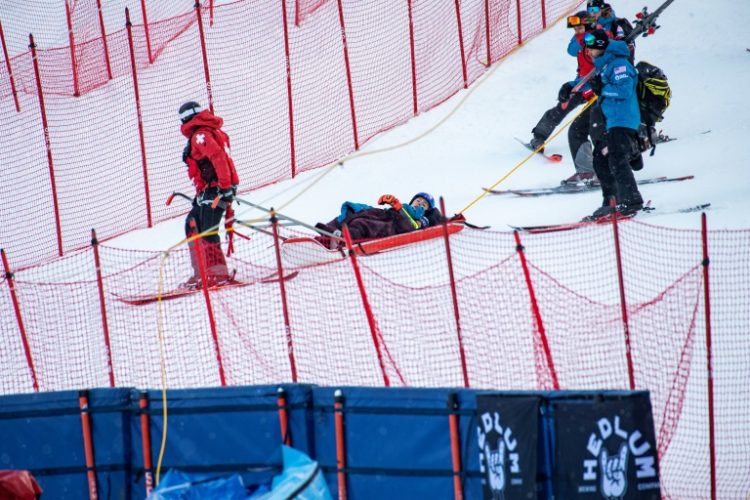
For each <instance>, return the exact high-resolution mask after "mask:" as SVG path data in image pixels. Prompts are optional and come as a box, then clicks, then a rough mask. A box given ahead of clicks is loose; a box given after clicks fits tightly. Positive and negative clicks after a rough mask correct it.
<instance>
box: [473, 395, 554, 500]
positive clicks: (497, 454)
mask: <svg viewBox="0 0 750 500" xmlns="http://www.w3.org/2000/svg"><path fill="white" fill-rule="evenodd" d="M540 401H541V400H540V398H537V397H526V396H525V397H516V396H507V395H500V394H478V395H477V437H478V440H479V442H478V443H479V470H480V471H481V472H482V474H483V477H482V489H483V491H484V498H487V499H492V500H505V499H508V500H510V499H515V498H524V499H528V498H536V495H537V493H536V473H537V440H538V433H539V431H538V428H539V426H538V421H539V404H540Z"/></svg>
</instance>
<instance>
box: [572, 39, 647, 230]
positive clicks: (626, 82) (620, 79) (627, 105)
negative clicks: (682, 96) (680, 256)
mask: <svg viewBox="0 0 750 500" xmlns="http://www.w3.org/2000/svg"><path fill="white" fill-rule="evenodd" d="M584 43H585V44H586V48H587V50H588V52H589V54H590V55H591V57H592V58H593V59H594V65H595V67H596V70H597V71H598V73H599V76H598V77H597V78H596V79H595V80H598V82H597V81H595V83H594V87H595V88H596V87H600V89H597V90H599V91H598V92H597V94H598V95H599V102H598V103H597V107H598V108H599V109H598V110H594V111H593V112H592V126H593V125H594V124H595V117H596V116H597V112H598V111H601V113H598V115H599V116H600V117H601V118H600V120H603V122H604V123H602V124H601V127H600V128H602V129H604V133H601V130H600V132H599V133H598V134H597V135H594V134H592V137H594V171H595V172H596V175H597V177H598V178H599V182H600V183H601V189H602V196H603V198H604V199H603V204H602V206H601V207H599V208H598V209H596V211H594V213H593V215H592V218H599V217H604V216H606V215H609V214H611V213H612V208H611V207H610V198H612V197H613V196H614V197H615V200H616V210H617V211H618V212H620V213H621V214H623V215H631V214H634V213H636V212H638V211H639V210H642V209H643V197H642V196H641V193H640V192H639V191H638V185H637V184H636V181H635V176H634V175H633V170H640V169H641V168H643V158H642V156H641V152H640V149H639V147H638V127H639V126H640V123H641V114H640V109H639V107H638V95H637V93H636V90H635V89H636V84H637V82H638V73H637V72H636V70H635V68H634V67H633V65H632V64H631V63H630V61H629V57H630V51H629V50H628V46H627V44H626V43H625V42H622V41H619V40H610V39H609V36H608V35H607V33H606V32H605V31H603V30H594V31H592V32H591V33H587V34H586V35H585V36H584Z"/></svg>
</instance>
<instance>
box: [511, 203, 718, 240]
mask: <svg viewBox="0 0 750 500" xmlns="http://www.w3.org/2000/svg"><path fill="white" fill-rule="evenodd" d="M710 207H711V204H710V203H701V204H698V205H693V206H690V207H683V208H678V209H676V210H661V211H657V210H656V208H655V207H652V206H650V205H649V204H647V205H646V206H645V207H644V208H643V209H642V210H640V211H638V212H634V213H630V214H621V213H619V212H618V213H617V220H618V221H625V220H629V219H633V218H635V217H638V218H639V219H640V218H643V217H644V216H648V215H651V214H654V215H667V214H678V213H679V214H686V213H692V212H702V211H704V210H707V209H709V208H710ZM613 217H614V214H613V215H606V216H604V217H599V218H596V219H594V218H592V217H591V216H588V217H584V218H583V219H582V220H581V221H579V222H569V223H562V224H547V225H542V226H510V227H511V229H513V230H515V231H519V232H523V233H530V234H538V233H554V232H558V231H570V230H571V229H577V228H579V227H587V226H591V225H596V224H609V223H611V222H613V220H612V219H613Z"/></svg>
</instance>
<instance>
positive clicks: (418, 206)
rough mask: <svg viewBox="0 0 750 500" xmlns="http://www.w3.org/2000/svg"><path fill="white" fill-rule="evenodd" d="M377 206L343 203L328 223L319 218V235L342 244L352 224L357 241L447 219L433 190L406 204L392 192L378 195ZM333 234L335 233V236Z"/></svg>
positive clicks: (332, 246) (323, 240)
mask: <svg viewBox="0 0 750 500" xmlns="http://www.w3.org/2000/svg"><path fill="white" fill-rule="evenodd" d="M378 204H379V205H390V207H386V208H384V209H383V208H377V207H371V206H369V205H365V204H363V203H353V202H351V201H346V202H344V203H343V204H342V205H341V213H340V214H339V215H338V216H337V217H335V218H334V219H333V220H331V221H330V222H328V223H322V222H319V223H317V224H315V227H316V228H318V229H321V230H322V231H323V232H324V233H323V232H322V233H321V234H320V235H319V236H316V237H315V239H316V240H318V241H319V242H320V243H321V244H323V245H324V246H326V247H327V248H330V249H337V248H340V247H341V246H342V245H343V243H344V241H343V239H342V236H341V229H342V228H343V226H344V224H346V225H347V226H348V227H349V233H350V234H351V237H352V240H353V241H358V240H365V239H371V238H383V237H385V236H393V235H396V234H401V233H408V232H410V231H415V230H417V229H424V228H426V227H430V226H434V225H435V224H439V223H440V222H442V221H443V216H442V215H441V213H440V210H439V209H438V208H437V207H435V199H434V198H433V197H432V195H430V194H429V193H417V194H415V195H414V196H413V197H412V198H411V201H410V202H409V204H408V205H404V204H402V203H401V202H400V201H399V199H398V198H396V197H395V196H393V195H392V194H384V195H382V196H381V197H380V198H378ZM331 235H332V236H331Z"/></svg>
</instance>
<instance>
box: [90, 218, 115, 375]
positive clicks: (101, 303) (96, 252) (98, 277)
mask: <svg viewBox="0 0 750 500" xmlns="http://www.w3.org/2000/svg"><path fill="white" fill-rule="evenodd" d="M91 246H92V247H93V248H94V265H95V266H96V285H97V288H98V289H99V309H100V310H101V313H102V329H103V331H104V348H105V349H106V350H107V369H108V370H109V386H110V387H114V386H115V371H114V369H113V367H112V366H113V365H112V344H111V343H110V341H109V325H108V324H107V306H106V302H105V300H104V280H103V279H102V264H101V260H100V259H99V241H98V240H97V239H96V231H94V230H93V229H92V230H91Z"/></svg>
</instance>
